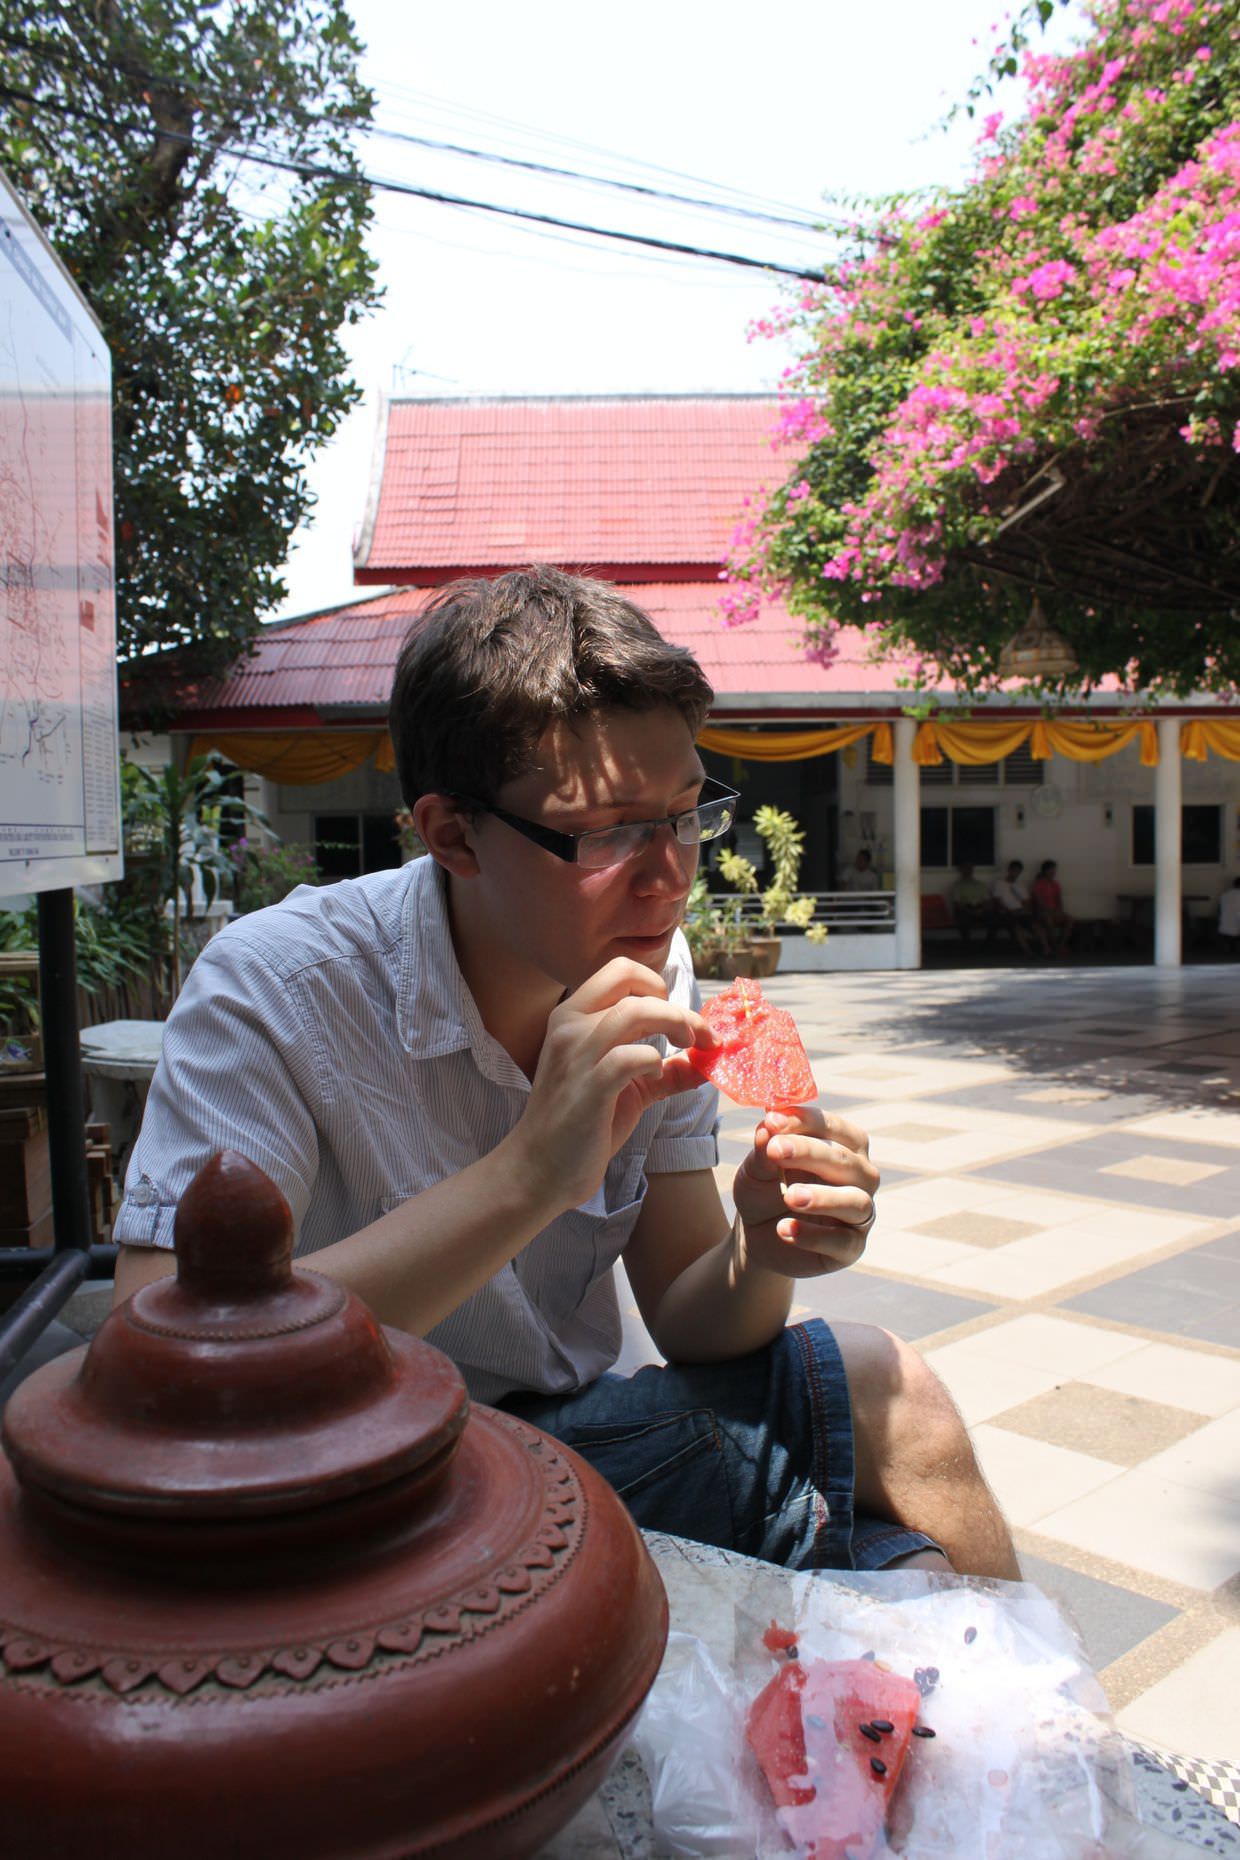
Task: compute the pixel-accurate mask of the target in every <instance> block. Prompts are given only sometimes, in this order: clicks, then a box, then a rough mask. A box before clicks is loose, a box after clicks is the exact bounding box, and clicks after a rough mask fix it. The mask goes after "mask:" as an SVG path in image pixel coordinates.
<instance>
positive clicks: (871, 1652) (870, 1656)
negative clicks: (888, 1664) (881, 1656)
mask: <svg viewBox="0 0 1240 1860" xmlns="http://www.w3.org/2000/svg"><path fill="white" fill-rule="evenodd" d="M861 1658H862V1659H863V1660H876V1659H877V1658H878V1655H877V1654H876V1653H875V1651H874V1649H873V1647H871V1648H870V1650H869V1652H868V1653H863V1654H862V1656H861Z"/></svg>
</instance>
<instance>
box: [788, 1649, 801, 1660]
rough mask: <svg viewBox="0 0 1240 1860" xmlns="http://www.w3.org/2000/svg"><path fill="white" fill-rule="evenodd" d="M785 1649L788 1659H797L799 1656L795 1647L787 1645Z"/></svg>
mask: <svg viewBox="0 0 1240 1860" xmlns="http://www.w3.org/2000/svg"><path fill="white" fill-rule="evenodd" d="M785 1651H786V1653H787V1655H788V1658H789V1659H790V1660H796V1659H799V1657H800V1655H799V1654H798V1652H797V1649H796V1648H795V1647H788V1648H786V1649H785Z"/></svg>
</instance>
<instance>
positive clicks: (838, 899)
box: [710, 891, 896, 937]
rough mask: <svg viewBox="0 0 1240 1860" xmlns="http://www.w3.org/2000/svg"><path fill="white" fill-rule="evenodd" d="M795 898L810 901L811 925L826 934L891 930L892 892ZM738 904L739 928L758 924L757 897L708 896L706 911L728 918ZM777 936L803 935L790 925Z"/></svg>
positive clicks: (821, 893)
mask: <svg viewBox="0 0 1240 1860" xmlns="http://www.w3.org/2000/svg"><path fill="white" fill-rule="evenodd" d="M797 896H798V897H802V898H812V899H813V900H814V917H813V921H814V923H816V924H823V925H825V926H826V928H827V929H828V930H870V929H879V930H894V929H895V923H896V894H895V892H894V891H801V892H798V893H797ZM738 903H739V904H740V907H741V909H740V917H741V922H742V923H743V924H746V925H749V924H754V925H756V924H758V923H760V922H761V921H762V898H761V894H760V893H758V892H753V891H751V892H744V893H742V894H741V895H740V897H739V898H738V896H737V894H736V892H734V891H712V892H711V893H710V908H711V909H712V911H720V912H722V913H723V914H724V915H725V916H731V915H732V913H733V912H734V911H735V908H736V905H737V904H738ZM778 934H779V935H780V936H794V937H795V936H801V935H803V934H804V933H803V932H802V931H801V930H800V929H798V928H796V927H795V926H794V925H792V924H780V925H779V926H778Z"/></svg>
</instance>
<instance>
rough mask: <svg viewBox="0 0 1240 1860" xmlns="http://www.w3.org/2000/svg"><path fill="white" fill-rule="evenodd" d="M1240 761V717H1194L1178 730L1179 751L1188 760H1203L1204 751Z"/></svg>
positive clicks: (1204, 756) (1204, 757)
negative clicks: (1211, 751) (1210, 751)
mask: <svg viewBox="0 0 1240 1860" xmlns="http://www.w3.org/2000/svg"><path fill="white" fill-rule="evenodd" d="M1210 749H1212V750H1213V751H1214V753H1215V755H1216V756H1226V757H1227V759H1228V761H1230V762H1240V719H1237V718H1234V717H1210V718H1194V719H1193V721H1192V722H1191V723H1186V724H1185V725H1184V726H1183V728H1182V729H1181V731H1180V752H1181V754H1182V755H1183V756H1184V757H1185V759H1186V760H1187V761H1189V762H1204V761H1205V759H1206V751H1207V750H1210Z"/></svg>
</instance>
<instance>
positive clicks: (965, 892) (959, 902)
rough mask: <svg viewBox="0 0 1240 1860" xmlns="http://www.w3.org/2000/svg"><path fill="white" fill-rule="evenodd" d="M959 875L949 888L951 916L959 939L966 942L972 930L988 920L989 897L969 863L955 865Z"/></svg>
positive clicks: (989, 911) (980, 926)
mask: <svg viewBox="0 0 1240 1860" xmlns="http://www.w3.org/2000/svg"><path fill="white" fill-rule="evenodd" d="M956 869H957V871H958V872H959V874H960V876H959V878H958V879H957V880H956V882H955V884H954V885H953V886H952V889H951V907H952V916H953V917H954V918H955V920H956V928H957V930H959V932H960V941H961V942H962V943H967V942H968V940H969V933H970V931H972V930H981V929H984V928H985V926H986V925H987V924H988V923H989V922H990V917H991V909H990V906H991V898H990V893H989V892H988V891H987V889H986V887H985V885H984V884H983V883H982V881H981V879H980V878H975V877H974V875H973V867H972V866H971V865H960V866H957V868H956Z"/></svg>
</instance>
